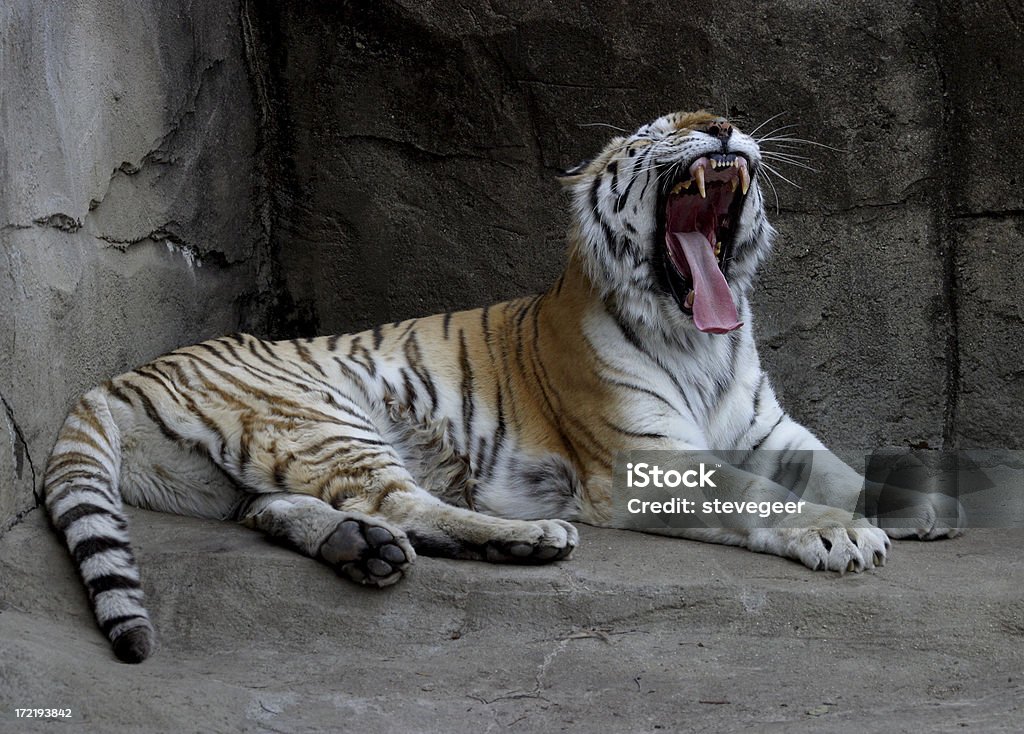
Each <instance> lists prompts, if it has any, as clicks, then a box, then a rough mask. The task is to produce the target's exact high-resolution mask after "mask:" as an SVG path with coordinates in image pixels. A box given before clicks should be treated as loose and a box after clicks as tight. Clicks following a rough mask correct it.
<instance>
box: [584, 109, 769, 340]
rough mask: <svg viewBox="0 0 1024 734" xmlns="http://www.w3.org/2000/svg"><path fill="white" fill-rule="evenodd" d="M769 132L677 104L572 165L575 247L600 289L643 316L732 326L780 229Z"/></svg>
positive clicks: (655, 325) (676, 325)
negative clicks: (765, 183) (768, 203)
mask: <svg viewBox="0 0 1024 734" xmlns="http://www.w3.org/2000/svg"><path fill="white" fill-rule="evenodd" d="M761 165H762V164H761V153H760V150H759V149H758V145H757V142H756V141H755V140H754V139H753V138H752V137H750V136H749V135H746V134H744V133H742V132H741V131H740V130H739V129H738V128H736V127H734V126H733V125H732V124H730V123H729V122H728V121H727V120H725V119H723V118H720V117H716V116H714V115H712V114H710V113H708V112H703V111H701V112H693V113H675V114H671V115H666V116H664V117H661V118H659V119H657V120H655V121H654V122H652V123H650V124H648V125H644V126H643V127H641V128H640V129H638V130H637V131H636V132H634V133H633V134H632V135H630V136H629V137H617V138H614V139H613V140H612V141H611V142H610V143H609V144H608V146H607V147H606V148H605V149H604V151H602V152H601V154H600V155H598V156H597V157H596V158H594V159H593V160H590V161H587V162H585V163H582V164H580V165H579V166H576V167H575V168H574V169H572V170H570V171H566V172H565V175H564V181H565V182H566V183H567V184H568V185H569V187H570V188H571V190H572V195H573V204H574V210H575V220H576V221H575V226H574V235H573V254H572V256H573V257H574V258H576V259H577V260H578V261H579V262H580V264H581V265H582V266H583V268H584V270H585V271H586V273H587V274H588V276H589V279H590V280H591V282H592V283H593V284H594V286H595V287H596V288H597V290H598V292H599V294H600V295H601V297H602V298H603V299H605V301H606V302H607V303H609V305H611V306H613V307H614V308H615V309H616V310H617V311H618V312H619V313H620V314H621V315H622V316H624V317H626V318H629V319H630V320H631V321H633V322H634V323H635V324H636V325H637V326H640V327H646V328H652V329H657V330H659V331H663V332H666V333H678V332H679V330H680V329H684V330H685V329H694V328H696V329H697V330H699V331H703V332H708V333H716V334H718V333H725V332H728V331H732V330H733V329H736V328H739V327H740V326H742V323H741V321H740V318H741V314H743V313H745V312H748V306H747V293H748V291H749V289H750V286H751V283H752V281H753V276H754V273H755V271H756V269H757V266H758V264H759V263H760V262H761V260H762V259H763V258H764V256H765V255H766V254H767V252H768V249H769V247H770V242H771V237H772V234H773V230H772V228H771V226H770V225H769V224H768V222H767V220H766V219H765V214H764V198H763V196H762V193H761V189H760V185H759V183H760V182H759V178H760V177H759V172H760V170H761Z"/></svg>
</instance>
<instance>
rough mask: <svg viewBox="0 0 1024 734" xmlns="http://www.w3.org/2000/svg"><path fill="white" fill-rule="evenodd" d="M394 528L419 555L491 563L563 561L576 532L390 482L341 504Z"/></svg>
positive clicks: (560, 523)
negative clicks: (377, 517) (493, 512)
mask: <svg viewBox="0 0 1024 734" xmlns="http://www.w3.org/2000/svg"><path fill="white" fill-rule="evenodd" d="M340 506H341V507H342V508H344V509H348V510H363V511H370V512H373V513H375V514H377V515H380V516H381V517H384V518H385V519H387V520H388V521H389V522H391V523H393V524H395V525H397V526H398V527H399V528H401V529H402V530H403V531H405V533H406V534H407V535H408V537H409V539H410V541H411V542H412V545H413V547H414V548H415V549H416V550H417V552H418V553H421V554H423V555H426V556H438V557H443V558H458V559H468V560H480V561H489V562H491V563H548V562H551V561H558V560H561V559H563V558H567V557H568V556H569V555H570V554H571V553H572V551H573V550H574V549H575V548H576V546H577V545H578V544H579V532H578V531H577V530H576V528H575V527H573V526H572V524H571V523H568V522H566V521H564V520H509V519H505V518H499V517H492V516H490V515H485V514H483V513H481V512H476V511H474V510H468V509H465V508H462V507H455V506H452V505H449V504H447V503H445V502H442V501H441V500H439V499H438V498H437V497H435V496H434V495H432V494H430V493H429V492H427V491H426V490H424V489H422V488H420V487H418V486H416V485H415V484H414V483H412V482H395V481H392V482H389V483H387V484H386V485H384V487H383V488H382V489H380V490H378V491H377V492H376V493H370V494H366V495H363V496H362V497H357V498H352V499H349V500H346V501H344V502H343V503H342V504H341V505H340Z"/></svg>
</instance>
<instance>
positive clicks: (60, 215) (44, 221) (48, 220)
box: [32, 212, 82, 232]
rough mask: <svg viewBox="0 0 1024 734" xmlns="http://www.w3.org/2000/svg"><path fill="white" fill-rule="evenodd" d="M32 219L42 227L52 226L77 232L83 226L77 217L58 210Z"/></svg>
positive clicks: (65, 230) (64, 230)
mask: <svg viewBox="0 0 1024 734" xmlns="http://www.w3.org/2000/svg"><path fill="white" fill-rule="evenodd" d="M32 221H33V222H35V223H36V224H38V225H39V226H41V227H52V228H54V229H59V230H61V231H62V232H77V231H78V230H80V229H81V228H82V222H81V221H79V220H78V219H75V218H74V217H72V216H71V215H70V214H65V213H64V212H56V213H54V214H48V215H46V216H43V217H36V218H35V219H33V220H32Z"/></svg>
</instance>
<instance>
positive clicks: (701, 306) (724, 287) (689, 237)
mask: <svg viewBox="0 0 1024 734" xmlns="http://www.w3.org/2000/svg"><path fill="white" fill-rule="evenodd" d="M671 236H672V237H674V238H675V240H676V242H677V243H678V244H679V246H680V247H681V248H682V250H683V254H684V255H685V256H686V264H687V265H689V266H690V277H692V278H693V323H694V325H695V326H696V327H697V328H698V329H700V330H701V331H706V332H710V333H712V334H725V333H726V332H729V331H732V330H733V329H738V328H740V327H741V326H743V324H742V323H740V320H739V314H737V313H736V304H735V303H733V300H732V291H730V290H729V284H728V283H727V282H726V280H725V276H724V275H722V271H721V270H720V269H719V267H718V263H717V262H716V261H715V255H714V252H713V251H712V250H711V246H710V245H709V244H708V240H707V238H706V237H705V236H704V235H702V234H700V233H699V232H672V233H671Z"/></svg>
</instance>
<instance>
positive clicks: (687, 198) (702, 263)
mask: <svg viewBox="0 0 1024 734" xmlns="http://www.w3.org/2000/svg"><path fill="white" fill-rule="evenodd" d="M749 188H750V169H749V165H748V163H747V159H746V158H744V157H743V156H742V155H736V154H732V153H729V154H713V155H709V156H702V157H700V158H698V159H697V160H695V161H694V162H693V163H691V164H690V165H689V166H688V167H686V168H685V169H683V173H682V175H681V177H678V178H675V179H674V180H672V181H671V182H670V184H669V185H668V186H667V187H666V190H665V191H664V192H663V194H662V202H663V205H662V206H660V207H659V210H660V212H661V221H660V225H661V226H660V227H659V237H664V242H665V248H664V261H665V262H664V275H665V280H666V281H667V285H668V291H669V292H670V293H671V294H672V297H673V298H675V300H676V303H678V304H679V308H680V309H682V311H683V313H686V314H688V315H692V316H693V323H694V325H695V326H696V327H697V328H698V329H700V330H701V331H706V332H710V333H713V334H724V333H726V332H729V331H732V330H733V329H738V328H739V327H740V326H742V325H743V324H742V323H740V321H739V316H738V314H737V313H736V303H735V301H734V300H733V297H732V291H730V290H729V283H728V281H727V280H726V275H727V274H728V269H729V262H730V260H731V258H732V250H733V244H734V241H733V240H734V239H735V230H736V226H737V223H738V221H739V215H740V210H741V209H742V207H743V200H744V198H745V197H746V194H747V190H748V189H749Z"/></svg>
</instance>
